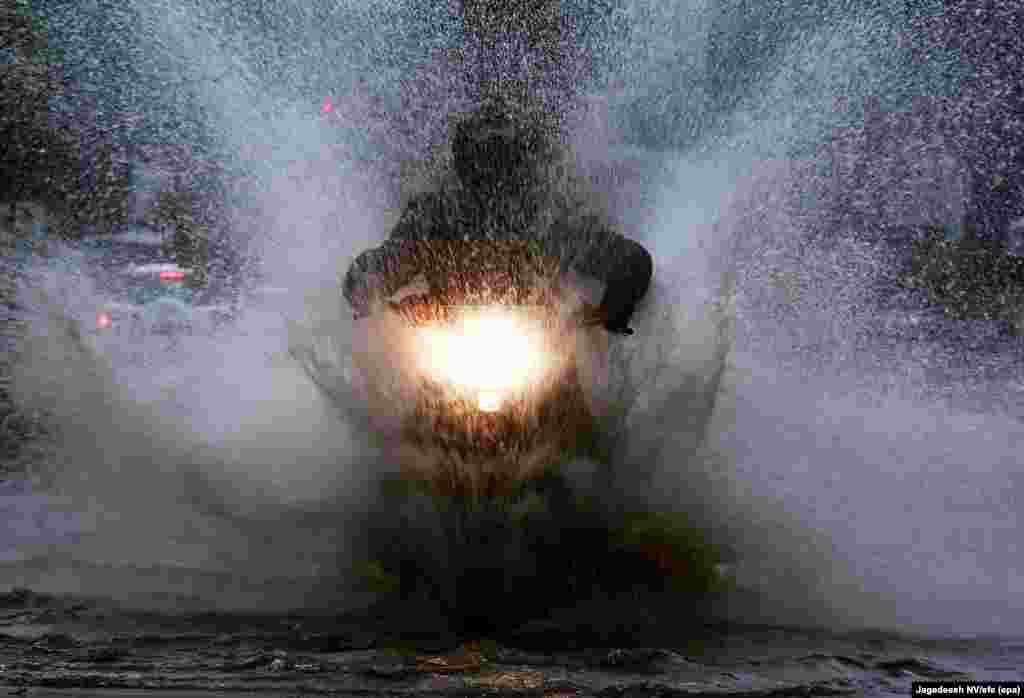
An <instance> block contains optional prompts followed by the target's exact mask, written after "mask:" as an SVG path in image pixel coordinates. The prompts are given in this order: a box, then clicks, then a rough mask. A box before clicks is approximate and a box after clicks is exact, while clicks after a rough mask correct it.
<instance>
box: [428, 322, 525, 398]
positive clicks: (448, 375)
mask: <svg viewBox="0 0 1024 698" xmlns="http://www.w3.org/2000/svg"><path fill="white" fill-rule="evenodd" d="M420 338H421V357H422V360H423V364H424V366H423V367H424V369H425V371H426V372H427V373H428V374H429V375H430V376H431V377H432V378H434V379H435V380H440V381H444V382H448V383H451V384H452V385H454V386H456V387H457V388H460V389H463V390H470V391H474V392H476V393H477V395H478V403H479V407H480V409H482V410H484V411H495V410H497V409H498V408H499V407H500V403H501V400H502V397H503V396H505V395H507V394H508V393H509V392H512V391H516V390H519V389H522V388H525V387H526V386H528V385H529V384H530V383H531V382H532V381H533V380H535V379H536V378H537V376H538V375H539V374H540V372H541V371H542V369H543V366H544V357H543V347H542V343H541V342H540V340H539V337H537V336H536V335H535V334H534V333H531V332H530V331H529V328H527V327H526V326H524V324H523V323H521V322H519V321H518V320H517V319H516V318H515V317H513V316H510V315H505V314H497V313H488V314H482V315H474V316H470V317H467V318H464V319H463V321H462V322H460V323H459V324H458V325H456V326H454V327H443V328H441V327H435V328H424V329H423V330H422V331H421V334H420Z"/></svg>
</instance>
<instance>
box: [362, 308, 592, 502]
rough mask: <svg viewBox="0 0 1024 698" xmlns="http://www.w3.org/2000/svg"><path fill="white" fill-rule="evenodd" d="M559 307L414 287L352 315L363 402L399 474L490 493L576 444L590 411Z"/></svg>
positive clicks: (441, 487)
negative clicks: (475, 299) (431, 294)
mask: <svg viewBox="0 0 1024 698" xmlns="http://www.w3.org/2000/svg"><path fill="white" fill-rule="evenodd" d="M559 311H560V308H559V307H557V305H543V304H536V305H513V304H501V303H496V304H489V305H477V304H448V303H438V302H434V301H432V300H430V299H427V298H424V297H422V296H419V297H411V298H406V299H404V300H401V301H398V302H393V303H392V304H391V305H390V306H389V307H388V308H387V309H386V310H384V311H383V312H381V313H378V314H375V315H372V316H371V317H369V318H366V319H363V320H359V321H357V322H356V328H355V333H354V334H355V336H356V337H358V341H357V342H356V343H355V346H354V347H353V349H354V351H353V359H354V365H355V366H356V369H357V370H356V372H355V373H356V375H357V376H358V379H357V381H355V385H356V386H357V389H358V390H359V392H360V402H362V404H364V405H365V406H366V408H367V411H368V413H369V415H370V417H371V420H372V421H373V423H374V428H375V429H376V430H377V431H378V432H379V433H381V434H382V435H384V437H385V439H384V440H385V441H386V442H387V443H389V444H391V448H390V450H391V453H392V455H393V456H394V457H395V460H396V462H398V463H399V464H400V467H401V472H402V475H403V477H407V478H410V479H413V480H418V481H426V482H429V483H430V484H432V485H433V486H434V488H435V490H436V491H438V492H442V493H447V494H471V495H482V496H494V495H498V494H501V493H505V492H509V491H511V490H513V489H515V488H516V487H517V486H518V485H519V484H521V483H523V482H525V481H527V480H530V479H531V478H534V477H536V476H538V475H540V474H541V473H543V472H544V471H545V470H547V469H550V468H552V467H557V465H558V463H559V462H560V461H562V460H565V459H566V458H568V457H571V455H572V454H573V453H575V452H576V451H577V450H578V446H579V442H580V441H581V439H583V438H584V437H585V435H587V434H590V432H591V431H592V429H593V428H594V420H593V417H592V415H591V412H590V410H589V408H588V405H587V401H586V398H585V395H584V393H583V390H582V388H581V386H580V382H579V378H578V372H577V365H576V358H577V356H576V341H575V338H574V336H573V329H572V328H571V327H570V326H569V325H568V324H567V322H566V318H565V317H564V314H563V313H561V312H559Z"/></svg>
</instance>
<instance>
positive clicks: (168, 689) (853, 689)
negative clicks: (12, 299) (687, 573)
mask: <svg viewBox="0 0 1024 698" xmlns="http://www.w3.org/2000/svg"><path fill="white" fill-rule="evenodd" d="M381 608H382V607H381V606H377V607H376V609H374V610H369V611H364V612H354V613H350V614H347V615H341V616H334V617H322V616H321V617H311V616H305V617H303V616H241V615H229V614H216V613H204V614H191V615H171V614H158V613H152V612H149V613H144V612H139V611H130V610H126V609H122V608H118V607H116V606H115V605H113V604H110V603H106V602H95V601H83V600H81V599H74V598H69V597H52V596H47V595H41V594H34V593H32V592H25V591H14V592H9V593H7V594H6V595H2V596H0V695H4V694H5V693H6V694H8V695H30V696H36V697H42V696H80V697H84V696H123V697H125V698H127V697H129V696H141V695H152V693H153V692H155V691H159V692H160V694H161V695H163V696H165V698H171V697H172V696H174V697H176V696H185V695H196V694H197V693H203V694H206V693H209V692H219V693H231V694H232V695H257V694H258V695H261V696H294V695H317V694H325V695H338V696H354V695H361V696H374V695H389V696H394V695H424V694H426V695H459V696H477V695H480V696H483V695H489V696H492V695H498V696H501V695H517V696H518V695H531V696H545V697H548V698H554V697H555V696H559V697H563V696H564V697H566V698H568V697H570V696H581V697H582V696H603V697H609V698H610V697H612V696H683V695H730V696H733V695H740V696H818V695H820V696H825V695H904V696H905V695H909V694H910V684H911V682H912V681H914V680H972V679H973V680H986V681H995V680H1003V681H1009V680H1019V679H1024V641H1017V642H1011V641H1008V640H996V639H977V638H975V639H942V640H927V639H921V638H913V637H905V636H900V635H895V634H887V633H880V632H856V633H847V634H835V633H829V632H825V631H820V630H801V629H794V628H774V627H765V626H760V627H754V626H737V625H732V626H724V625H719V626H710V625H701V626H697V625H694V626H693V627H680V626H679V625H678V624H676V625H675V627H674V628H656V627H654V626H649V627H644V628H640V627H637V628H636V629H635V632H632V633H629V632H627V633H619V634H618V636H616V637H613V638H609V637H607V636H605V637H599V636H598V635H595V634H594V633H593V631H592V630H591V631H587V630H585V629H581V628H582V626H581V625H579V619H576V620H572V619H571V618H570V616H566V617H565V619H563V620H562V621H558V622H556V621H532V622H529V623H526V624H525V625H523V626H522V627H520V628H516V629H513V630H510V631H509V632H508V633H504V634H502V636H501V637H500V638H496V639H495V638H486V639H475V640H474V639H467V638H465V637H461V638H460V637H459V636H457V635H456V634H454V633H453V632H451V631H450V630H449V629H448V628H446V627H445V626H444V623H443V621H440V620H438V619H436V618H434V619H432V618H430V617H429V613H427V614H426V615H422V616H421V617H419V618H415V617H414V616H415V613H416V612H415V611H412V610H411V609H412V607H410V606H407V607H403V608H402V609H398V610H397V611H392V612H387V611H382V610H381ZM401 626H404V628H405V629H404V630H403V629H401ZM417 628H418V629H417ZM672 635H674V636H675V638H676V639H675V641H673V639H672Z"/></svg>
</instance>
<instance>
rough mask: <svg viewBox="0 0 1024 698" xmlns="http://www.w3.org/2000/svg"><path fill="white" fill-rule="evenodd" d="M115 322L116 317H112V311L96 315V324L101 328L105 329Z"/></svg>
mask: <svg viewBox="0 0 1024 698" xmlns="http://www.w3.org/2000/svg"><path fill="white" fill-rule="evenodd" d="M113 324H114V319H113V318H112V317H110V313H100V314H99V315H97V316H96V326H97V327H99V328H100V329H101V330H105V329H107V328H108V327H110V326H111V325H113Z"/></svg>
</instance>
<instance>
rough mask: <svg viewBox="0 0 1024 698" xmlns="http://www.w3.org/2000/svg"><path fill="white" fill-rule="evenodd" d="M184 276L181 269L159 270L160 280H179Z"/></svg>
mask: <svg viewBox="0 0 1024 698" xmlns="http://www.w3.org/2000/svg"><path fill="white" fill-rule="evenodd" d="M184 278H185V272H183V271H162V272H160V280H161V281H181V280H182V279H184Z"/></svg>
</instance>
